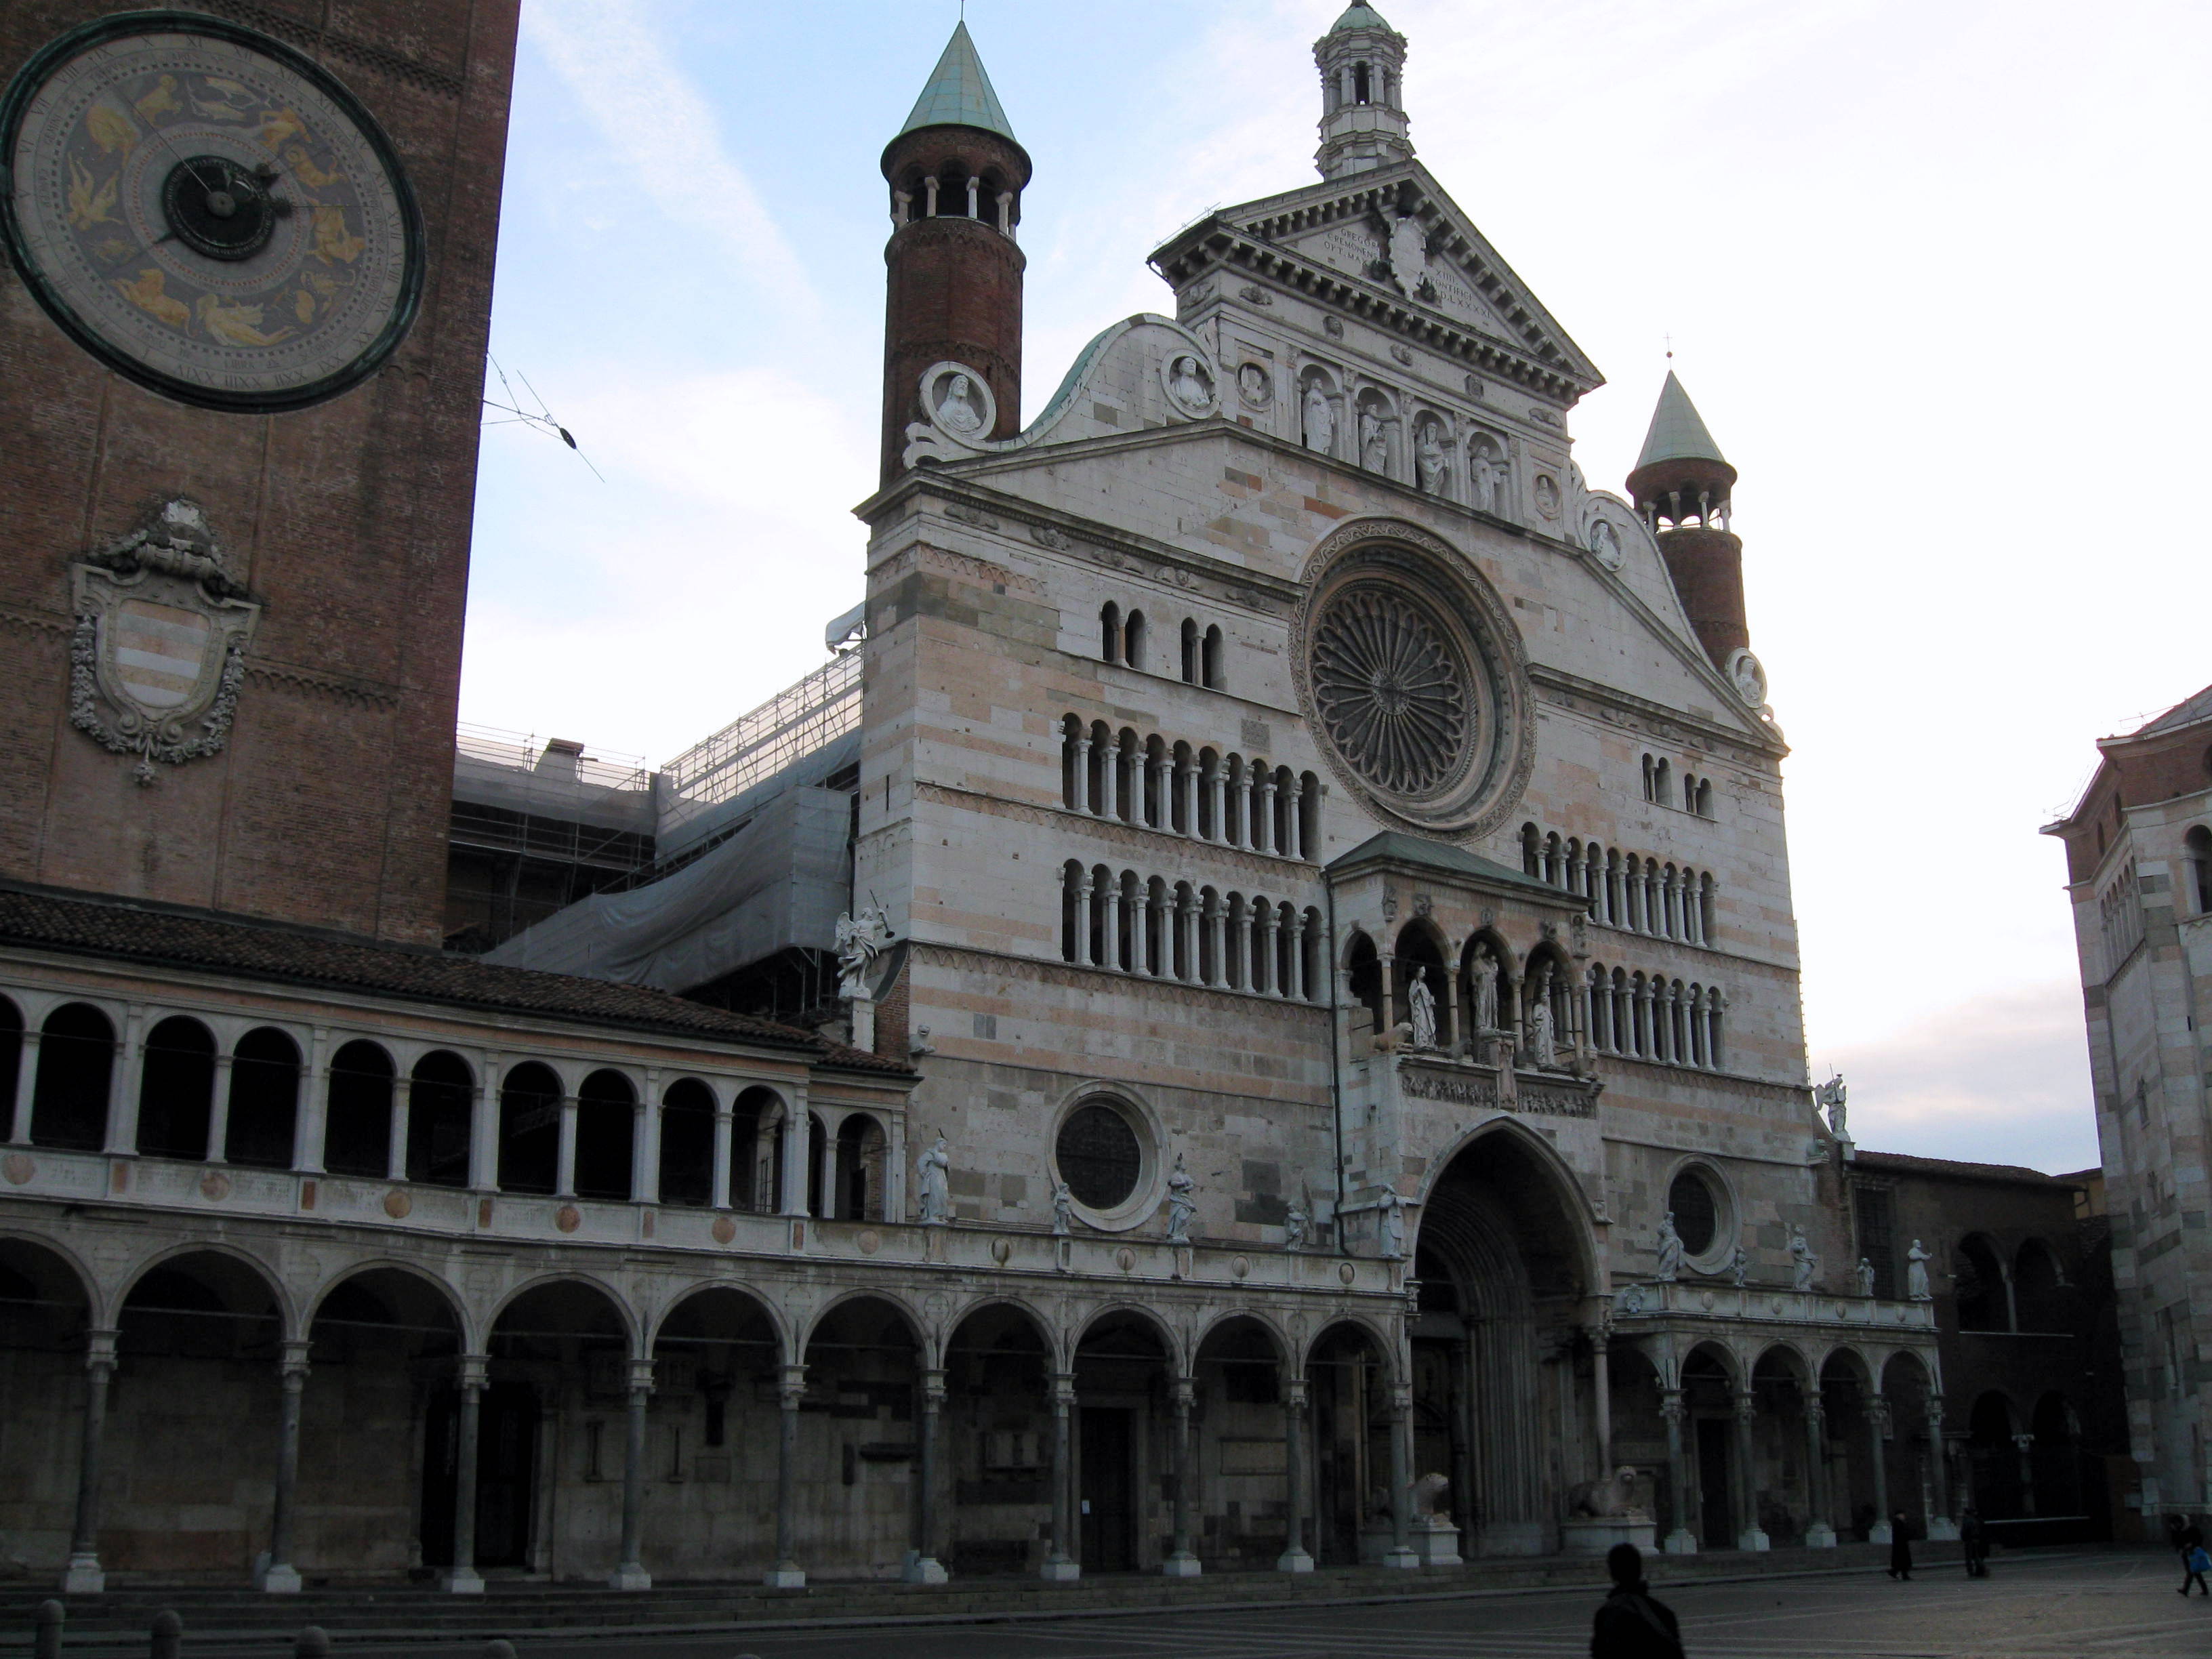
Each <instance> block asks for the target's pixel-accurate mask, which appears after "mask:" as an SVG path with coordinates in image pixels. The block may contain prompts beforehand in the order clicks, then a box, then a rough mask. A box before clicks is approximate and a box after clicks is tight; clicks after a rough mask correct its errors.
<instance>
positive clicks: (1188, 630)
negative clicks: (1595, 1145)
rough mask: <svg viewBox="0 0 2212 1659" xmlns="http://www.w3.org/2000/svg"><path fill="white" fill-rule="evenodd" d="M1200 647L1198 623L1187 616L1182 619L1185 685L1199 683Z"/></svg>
mask: <svg viewBox="0 0 2212 1659" xmlns="http://www.w3.org/2000/svg"><path fill="white" fill-rule="evenodd" d="M1199 654H1200V645H1199V638H1198V623H1196V622H1195V621H1194V620H1193V619H1192V618H1190V617H1184V618H1183V619H1182V683H1183V684H1185V685H1196V684H1198V683H1199V669H1200V663H1199Z"/></svg>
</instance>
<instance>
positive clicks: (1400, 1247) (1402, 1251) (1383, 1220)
mask: <svg viewBox="0 0 2212 1659" xmlns="http://www.w3.org/2000/svg"><path fill="white" fill-rule="evenodd" d="M1375 1236H1376V1238H1377V1239H1378V1240H1380V1241H1381V1243H1382V1247H1383V1260H1384V1261H1404V1260H1405V1259H1406V1200H1404V1199H1402V1198H1401V1197H1399V1196H1398V1189H1397V1188H1395V1187H1385V1188H1383V1196H1382V1197H1381V1198H1379V1199H1377V1200H1375Z"/></svg>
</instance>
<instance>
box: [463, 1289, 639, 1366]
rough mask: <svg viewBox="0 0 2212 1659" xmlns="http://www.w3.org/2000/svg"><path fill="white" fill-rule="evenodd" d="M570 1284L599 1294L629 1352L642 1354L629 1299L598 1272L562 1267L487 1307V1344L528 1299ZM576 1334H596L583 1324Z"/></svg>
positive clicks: (484, 1332) (495, 1337)
mask: <svg viewBox="0 0 2212 1659" xmlns="http://www.w3.org/2000/svg"><path fill="white" fill-rule="evenodd" d="M567 1287H573V1288H574V1289H577V1290H580V1291H590V1292H593V1293H595V1294H596V1296H597V1297H598V1298H599V1301H601V1302H603V1303H605V1304H606V1309H607V1310H608V1311H609V1312H610V1313H611V1314H612V1315H613V1323H614V1327H615V1331H616V1334H618V1335H619V1336H620V1338H621V1339H622V1343H623V1349H624V1350H625V1352H628V1353H629V1354H630V1355H631V1356H632V1357H633V1358H635V1357H637V1356H638V1355H639V1352H640V1350H639V1347H638V1325H637V1316H636V1314H635V1312H634V1311H633V1310H631V1308H630V1305H629V1301H628V1299H627V1298H626V1297H623V1295H622V1293H621V1292H620V1291H617V1290H616V1289H615V1288H614V1286H613V1285H610V1284H608V1283H607V1282H606V1280H605V1279H601V1278H599V1276H598V1275H597V1274H594V1273H580V1272H578V1271H577V1270H576V1269H574V1268H562V1269H558V1270H556V1271H553V1272H550V1273H536V1274H533V1275H532V1276H531V1277H530V1278H528V1279H525V1280H523V1281H522V1282H521V1283H520V1284H519V1285H513V1286H511V1287H510V1288H509V1289H508V1290H507V1291H505V1292H504V1293H503V1294H501V1296H500V1297H498V1298H497V1299H496V1300H495V1301H494V1302H493V1303H492V1304H491V1305H490V1306H489V1308H488V1309H486V1310H484V1314H483V1340H484V1346H486V1347H487V1348H489V1346H490V1345H491V1344H492V1343H493V1342H494V1341H495V1340H497V1339H498V1338H499V1337H500V1335H501V1334H502V1333H501V1330H500V1328H499V1327H500V1322H501V1321H502V1320H504V1319H506V1318H507V1316H508V1315H509V1314H511V1313H513V1311H514V1310H516V1309H517V1308H519V1307H520V1306H521V1305H522V1304H524V1303H525V1302H526V1301H527V1300H529V1299H531V1298H532V1297H538V1293H539V1292H541V1291H553V1290H559V1289H562V1288H567ZM575 1334H578V1335H585V1336H588V1335H592V1334H595V1333H593V1332H591V1331H589V1330H586V1329H584V1328H581V1327H580V1328H578V1330H577V1332H576V1333H575Z"/></svg>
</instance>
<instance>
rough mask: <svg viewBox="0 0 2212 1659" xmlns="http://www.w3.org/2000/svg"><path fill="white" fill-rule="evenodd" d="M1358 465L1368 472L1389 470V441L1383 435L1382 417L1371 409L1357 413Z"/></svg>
mask: <svg viewBox="0 0 2212 1659" xmlns="http://www.w3.org/2000/svg"><path fill="white" fill-rule="evenodd" d="M1359 464H1360V465H1362V466H1364V467H1365V468H1366V469H1367V470H1368V471H1370V472H1387V471H1389V469H1390V441H1389V439H1388V438H1387V437H1385V436H1384V435H1383V417H1382V416H1380V415H1377V414H1376V412H1375V411H1374V410H1371V409H1363V410H1360V411H1359Z"/></svg>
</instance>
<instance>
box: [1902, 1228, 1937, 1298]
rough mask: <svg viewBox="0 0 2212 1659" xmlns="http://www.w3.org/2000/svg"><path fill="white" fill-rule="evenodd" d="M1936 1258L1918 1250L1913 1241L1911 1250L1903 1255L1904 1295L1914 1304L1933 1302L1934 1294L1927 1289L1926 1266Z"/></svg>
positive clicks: (1915, 1240)
mask: <svg viewBox="0 0 2212 1659" xmlns="http://www.w3.org/2000/svg"><path fill="white" fill-rule="evenodd" d="M1935 1259H1936V1258H1935V1257H1934V1256H1932V1255H1929V1253H1928V1252H1927V1251H1926V1250H1923V1249H1921V1248H1920V1241H1919V1240H1918V1239H1917V1238H1916V1239H1914V1240H1913V1241H1912V1248H1911V1249H1909V1250H1907V1251H1906V1252H1905V1295H1906V1296H1907V1297H1910V1298H1911V1300H1913V1301H1915V1302H1933V1301H1934V1300H1935V1299H1936V1292H1935V1291H1932V1290H1930V1289H1929V1287H1928V1264H1929V1262H1930V1261H1934V1260H1935Z"/></svg>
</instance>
